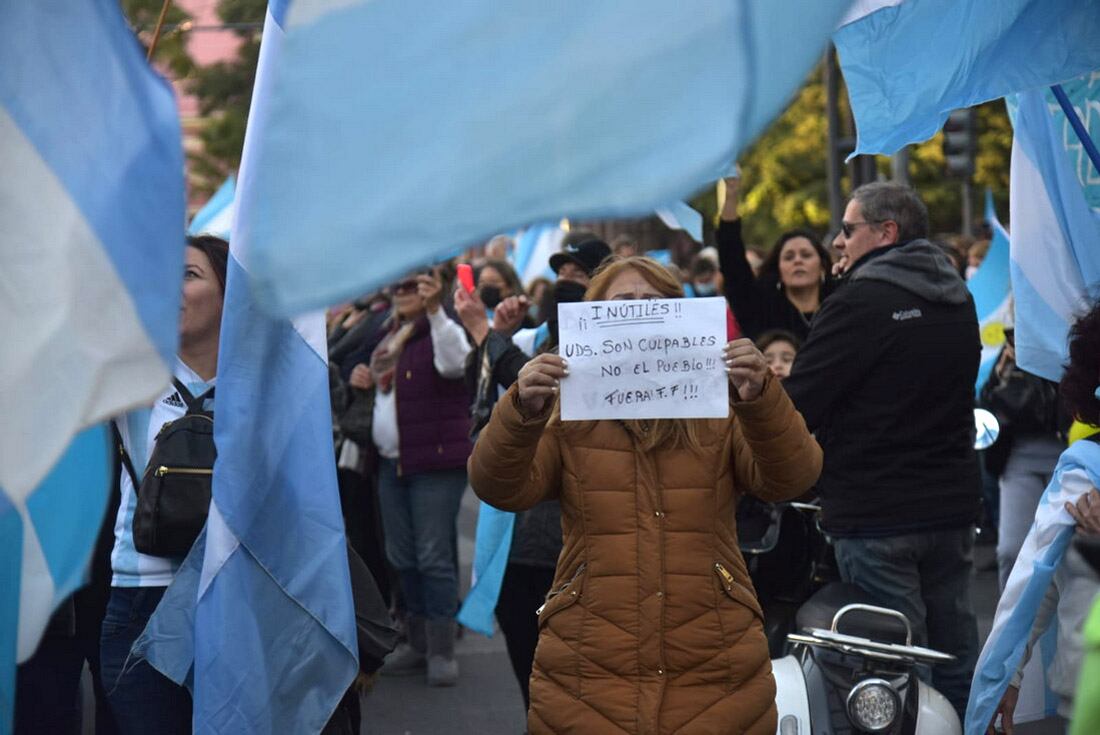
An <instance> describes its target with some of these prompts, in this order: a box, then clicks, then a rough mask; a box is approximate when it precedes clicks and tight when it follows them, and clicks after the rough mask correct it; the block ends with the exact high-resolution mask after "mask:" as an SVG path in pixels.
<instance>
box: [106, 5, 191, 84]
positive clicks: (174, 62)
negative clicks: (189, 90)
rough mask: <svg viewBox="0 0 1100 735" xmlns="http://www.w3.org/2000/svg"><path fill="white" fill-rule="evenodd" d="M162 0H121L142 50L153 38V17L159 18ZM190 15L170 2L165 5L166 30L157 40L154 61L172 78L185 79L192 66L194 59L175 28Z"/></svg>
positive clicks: (154, 26) (146, 47) (154, 20)
mask: <svg viewBox="0 0 1100 735" xmlns="http://www.w3.org/2000/svg"><path fill="white" fill-rule="evenodd" d="M163 5H164V0H122V12H123V13H125V15H126V17H127V18H128V19H129V21H130V27H131V28H133V29H134V32H135V34H136V35H137V37H138V40H139V41H140V42H141V44H142V46H144V48H145V49H146V50H148V48H149V44H150V43H151V42H152V40H153V32H154V30H155V29H156V27H157V18H159V17H160V10H161V7H162V6H163ZM189 20H191V16H190V15H188V14H187V13H186V12H184V11H183V10H181V9H180V8H179V7H177V6H176V4H175V3H171V4H169V6H168V14H167V15H165V17H164V25H165V28H167V29H168V31H167V32H165V33H162V34H161V37H160V40H159V41H157V49H156V53H155V55H154V60H155V61H157V62H158V63H160V64H161V65H162V66H163V67H164V68H166V69H167V70H168V71H169V73H170V74H171V75H172V78H174V79H185V78H186V77H187V75H188V74H190V73H191V71H192V70H193V69H194V68H195V62H194V61H192V60H191V56H190V54H188V53H187V43H186V39H185V37H184V35H183V34H182V33H178V32H175V29H177V28H179V27H180V25H181V24H182V23H184V22H186V21H189Z"/></svg>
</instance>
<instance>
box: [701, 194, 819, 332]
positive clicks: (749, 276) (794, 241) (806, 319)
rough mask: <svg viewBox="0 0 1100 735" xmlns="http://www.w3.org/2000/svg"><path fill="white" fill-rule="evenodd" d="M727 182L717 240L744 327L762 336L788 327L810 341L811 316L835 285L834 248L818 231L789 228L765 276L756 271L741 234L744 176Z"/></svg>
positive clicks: (764, 267)
mask: <svg viewBox="0 0 1100 735" xmlns="http://www.w3.org/2000/svg"><path fill="white" fill-rule="evenodd" d="M725 183H726V201H725V203H724V204H723V205H722V212H721V219H720V221H719V223H718V229H717V230H716V231H715V240H716V242H717V245H718V262H719V265H720V266H721V269H722V277H723V279H724V281H725V291H726V298H727V299H728V300H729V303H730V308H731V309H733V314H734V316H735V317H737V323H738V324H739V325H741V331H742V332H743V333H744V334H745V336H747V337H749V338H751V339H756V338H757V337H758V336H760V335H761V334H762V333H764V332H766V331H768V330H771V329H782V330H785V331H788V332H791V333H792V334H794V335H795V337H797V338H798V339H800V340H804V339H806V335H808V334H809V333H810V320H811V319H813V316H814V314H815V313H817V310H818V309H819V308H820V307H821V302H822V301H823V300H824V299H825V297H826V296H828V295H829V293H830V292H831V291H832V289H833V285H834V284H833V279H832V275H831V273H830V271H831V265H832V259H831V257H830V256H829V251H828V250H826V249H825V247H824V246H823V245H822V244H821V240H820V238H819V237H818V236H817V235H816V234H814V233H813V232H811V231H809V230H803V229H799V230H789V231H787V232H784V233H783V234H782V235H780V236H779V239H778V240H776V243H775V245H774V246H773V247H772V249H771V252H770V253H768V257H767V258H766V259H765V260H764V263H763V265H761V266H760V274H759V275H758V276H757V275H753V270H752V266H751V265H750V264H749V260H748V256H747V254H746V252H745V241H744V240H743V239H742V238H741V215H740V214H739V212H738V196H739V189H740V185H741V180H740V179H739V178H736V177H730V178H727V179H726V180H725Z"/></svg>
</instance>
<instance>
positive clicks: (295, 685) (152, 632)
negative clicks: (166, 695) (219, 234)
mask: <svg viewBox="0 0 1100 735" xmlns="http://www.w3.org/2000/svg"><path fill="white" fill-rule="evenodd" d="M284 12H285V3H275V2H273V3H271V4H270V5H269V6H268V14H267V19H266V21H265V23H264V34H263V41H262V45H261V50H260V62H259V69H258V71H257V76H256V86H255V89H254V92H253V96H252V109H251V112H250V114H249V121H248V133H247V136H246V140H245V150H244V159H243V161H242V165H241V172H240V182H239V187H238V200H237V202H238V207H237V217H236V220H235V222H234V225H233V233H232V234H233V237H232V240H231V243H232V245H231V250H230V258H229V273H228V283H227V286H226V296H225V309H224V317H223V321H222V331H221V346H220V348H219V354H218V376H217V385H218V390H217V393H216V398H215V416H216V417H217V420H216V422H215V427H214V440H215V443H216V444H217V446H218V461H217V463H216V465H215V467H214V489H213V499H212V501H211V503H210V516H209V520H208V521H207V525H206V530H205V534H204V536H203V537H202V538H201V539H200V540H199V541H198V542H196V545H195V547H194V548H193V549H192V551H191V554H190V555H188V557H187V559H186V560H185V561H184V565H183V568H181V570H180V571H179V573H178V574H177V577H176V579H175V581H174V582H173V584H172V586H171V587H169V589H168V591H167V592H166V593H165V597H164V599H163V601H162V602H161V605H160V606H159V607H158V609H157V612H156V614H155V615H154V616H153V618H152V619H151V620H150V623H149V627H148V628H147V629H146V632H145V636H144V637H143V639H141V640H139V641H138V642H137V643H136V644H135V650H136V651H137V652H139V653H140V652H142V651H144V652H145V655H146V656H147V657H148V659H149V661H150V663H152V664H153V665H154V666H155V667H157V668H158V669H159V670H161V671H162V672H163V673H164V674H165V675H166V676H169V677H170V678H172V679H173V680H175V681H177V682H179V683H189V684H190V685H191V686H192V687H193V689H192V691H193V696H194V715H193V717H194V720H193V722H194V731H195V732H196V733H199V732H201V733H208V732H209V733H227V734H228V733H319V732H320V731H321V729H322V728H323V727H324V725H325V723H326V722H327V721H328V719H329V718H330V717H331V715H332V713H333V711H334V710H335V708H336V705H337V704H338V703H339V701H340V699H341V698H342V697H343V696H344V693H345V691H346V690H347V687H348V686H349V685H350V684H351V682H352V680H353V679H354V678H355V675H356V672H357V670H358V649H357V644H356V628H355V611H354V605H353V600H352V594H351V582H350V577H349V572H348V557H347V551H346V546H345V540H344V524H343V519H342V516H341V512H340V498H339V492H338V490H337V485H336V463H335V457H334V454H333V448H332V417H331V411H330V408H329V387H328V386H329V384H328V367H327V364H326V363H327V359H326V344H325V331H324V318H323V314H320V313H318V314H310V315H307V316H303V317H300V318H299V319H297V320H296V321H294V322H293V323H292V322H291V321H289V320H286V319H273V318H271V317H269V316H267V315H266V314H264V313H263V312H261V311H260V310H259V309H258V308H257V305H256V303H255V302H254V301H253V298H252V294H251V289H250V288H249V271H250V270H251V267H252V255H253V253H254V248H255V244H256V236H257V233H256V229H255V225H256V216H257V211H258V208H257V206H256V205H257V199H256V197H257V195H258V190H257V187H256V185H255V180H254V174H255V172H256V170H257V166H258V164H259V163H260V161H259V160H258V158H257V156H261V155H263V152H262V151H261V150H258V149H257V147H256V141H257V139H258V138H261V137H262V136H263V130H264V128H265V126H267V125H268V124H270V122H271V114H272V107H271V105H270V101H271V98H270V90H271V87H270V81H271V72H272V70H273V69H275V68H277V67H278V65H279V64H281V63H282V62H283V57H282V51H283V35H284V34H283V22H284ZM196 600H197V604H196Z"/></svg>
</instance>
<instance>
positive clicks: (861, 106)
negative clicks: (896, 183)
mask: <svg viewBox="0 0 1100 735" xmlns="http://www.w3.org/2000/svg"><path fill="white" fill-rule="evenodd" d="M844 20H845V22H844V24H843V25H842V27H841V28H840V29H838V30H837V31H836V33H835V34H833V42H834V43H835V44H836V49H837V54H838V55H839V57H840V67H841V69H842V70H843V72H844V81H845V83H846V84H847V86H848V98H849V100H850V101H851V105H852V114H853V116H854V117H855V121H856V133H857V140H856V149H855V151H854V152H853V153H852V155H857V154H861V153H884V154H891V153H894V152H895V151H898V150H900V149H902V148H904V147H905V146H906V145H908V144H909V143H918V142H920V141H924V140H928V139H929V138H931V137H932V136H933V135H935V134H936V132H937V131H938V130H939V129H940V128H941V127H943V124H944V122H945V121H946V120H947V116H948V115H949V114H950V113H951V111H952V110H956V109H960V108H964V107H971V106H973V105H977V104H980V103H982V102H987V101H989V100H992V99H997V98H998V97H1004V96H1005V95H1008V94H1011V93H1013V92H1022V91H1025V90H1029V89H1036V88H1040V87H1046V86H1049V85H1051V84H1055V83H1057V82H1061V81H1063V80H1065V79H1069V78H1070V77H1075V76H1077V75H1079V74H1083V73H1085V72H1089V71H1092V70H1093V69H1100V43H1097V38H1100V3H1098V2H1096V0H856V2H854V3H853V4H852V8H851V10H850V11H849V13H848V15H847V17H846V18H845V19H844ZM1013 216H1015V212H1013ZM1013 228H1015V222H1013Z"/></svg>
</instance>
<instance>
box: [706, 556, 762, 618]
mask: <svg viewBox="0 0 1100 735" xmlns="http://www.w3.org/2000/svg"><path fill="white" fill-rule="evenodd" d="M714 574H715V575H716V576H717V577H718V585H719V586H720V587H721V588H722V591H723V592H725V593H726V597H728V598H730V599H731V600H733V601H734V602H737V603H740V604H741V605H744V606H745V607H747V608H748V609H749V610H751V611H752V612H753V614H754V615H756V617H757V618H759V619H760V622H763V621H764V611H763V610H761V609H760V601H759V600H757V599H756V595H754V594H753V593H752V592H751V591H750V590H749V589H748V588H747V587H745V586H744V585H743V584H741V583H740V582H738V581H737V579H736V578H734V576H733V574H731V573H730V571H729V570H728V569H726V567H725V565H723V564H722V562H720V561H716V562H714Z"/></svg>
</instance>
